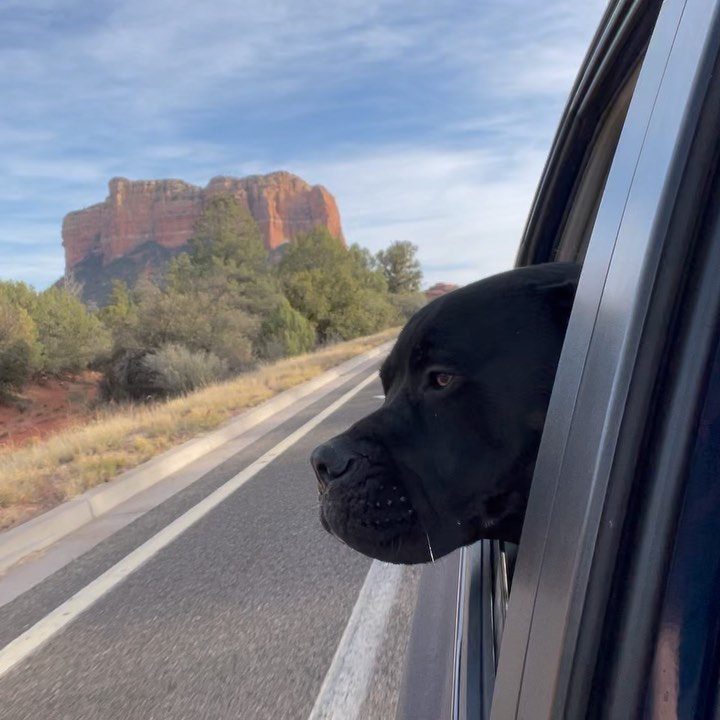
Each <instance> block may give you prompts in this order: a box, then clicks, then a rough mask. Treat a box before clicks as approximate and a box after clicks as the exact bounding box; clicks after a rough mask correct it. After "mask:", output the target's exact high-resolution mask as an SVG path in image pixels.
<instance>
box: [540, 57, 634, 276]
mask: <svg viewBox="0 0 720 720" xmlns="http://www.w3.org/2000/svg"><path fill="white" fill-rule="evenodd" d="M639 69H640V64H639V63H638V65H637V66H636V68H635V70H634V71H633V72H632V74H631V75H630V77H629V78H628V79H627V80H626V81H625V83H624V85H623V86H622V87H621V88H620V90H619V91H618V93H617V95H616V97H615V98H614V99H613V100H612V102H611V103H610V104H609V105H608V107H607V108H606V110H605V114H604V115H603V117H602V118H601V120H600V124H599V126H598V128H597V131H596V132H595V137H594V138H593V140H592V142H591V144H590V145H589V147H588V149H587V152H586V157H585V159H584V169H583V171H582V173H581V175H580V178H579V180H578V183H577V186H576V189H575V190H574V193H573V198H572V200H571V202H570V204H569V207H568V212H567V220H566V221H565V224H564V227H563V229H562V231H561V233H560V235H559V236H558V240H557V244H556V245H555V247H554V249H553V257H552V259H553V260H556V261H559V262H565V261H568V262H580V263H581V262H582V261H583V260H584V259H585V252H586V250H587V246H588V243H589V242H590V234H591V233H592V229H593V225H594V224H595V217H596V216H597V211H598V208H599V207H600V199H601V198H602V191H603V189H604V187H605V182H606V181H607V176H608V173H609V172H610V165H611V164H612V160H613V157H615V148H616V147H617V144H618V140H619V139H620V132H621V130H622V127H623V123H624V122H625V116H626V115H627V111H628V107H629V106H630V99H631V98H632V94H633V90H634V89H635V84H636V82H637V77H638V72H639Z"/></svg>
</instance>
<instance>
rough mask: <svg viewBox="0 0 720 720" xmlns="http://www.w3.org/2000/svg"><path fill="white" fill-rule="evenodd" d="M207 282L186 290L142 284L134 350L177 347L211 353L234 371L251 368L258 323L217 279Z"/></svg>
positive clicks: (139, 289)
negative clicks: (253, 342) (172, 344)
mask: <svg viewBox="0 0 720 720" xmlns="http://www.w3.org/2000/svg"><path fill="white" fill-rule="evenodd" d="M212 279H215V280H216V281H217V283H218V284H217V286H214V285H213V284H212V283H211V282H210V281H211V280H212ZM204 282H205V283H206V284H205V285H204V286H202V285H201V284H200V283H198V284H197V285H193V286H192V287H190V288H185V289H183V290H181V289H177V288H175V287H173V286H170V287H166V288H162V289H161V288H158V287H157V286H155V285H153V284H152V283H150V282H149V281H142V282H140V283H138V285H137V286H136V289H135V290H136V297H137V313H138V316H137V326H136V332H135V347H138V348H144V349H148V350H155V349H157V348H159V347H161V346H162V345H165V344H167V343H177V344H181V345H184V346H185V347H187V348H188V349H189V350H192V351H195V352H199V351H204V352H210V353H213V354H215V355H217V356H218V357H220V358H221V359H223V360H225V361H227V363H228V365H229V367H230V369H231V370H240V369H243V368H246V367H248V366H249V365H250V364H251V363H252V361H253V347H252V338H253V337H254V336H255V335H256V334H257V331H258V324H259V320H258V318H255V317H252V316H250V315H249V314H248V313H246V312H245V311H244V310H243V309H242V308H241V307H239V306H238V303H237V298H236V297H235V296H233V294H232V293H230V292H224V291H223V284H222V282H221V278H218V276H217V275H211V276H209V277H207V278H204Z"/></svg>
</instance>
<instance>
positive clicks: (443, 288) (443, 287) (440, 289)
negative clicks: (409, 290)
mask: <svg viewBox="0 0 720 720" xmlns="http://www.w3.org/2000/svg"><path fill="white" fill-rule="evenodd" d="M459 287H460V286H459V285H453V284H452V283H442V282H439V283H435V284H434V285H433V286H432V287H430V288H428V289H427V290H425V291H424V292H425V297H426V298H427V299H428V302H430V301H431V300H434V299H435V298H439V297H440V296H441V295H446V294H447V293H449V292H452V291H453V290H457V289H458V288H459Z"/></svg>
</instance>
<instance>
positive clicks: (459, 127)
mask: <svg viewBox="0 0 720 720" xmlns="http://www.w3.org/2000/svg"><path fill="white" fill-rule="evenodd" d="M605 4H606V2H605V0H585V1H584V2H582V3H578V2H576V1H574V0H474V1H473V2H469V1H467V2H461V1H459V0H443V1H442V2H438V1H437V0H432V1H427V0H412V2H409V1H407V0H404V1H396V0H393V1H389V0H388V1H384V0H362V1H356V0H335V1H334V2H332V3H329V2H322V3H320V2H317V1H316V0H264V2H262V3H260V2H249V0H241V1H238V0H205V1H204V2H197V0H192V2H191V1H190V0H123V1H121V2H117V1H116V2H106V1H104V0H99V1H96V2H92V3H91V2H88V0H3V2H2V3H1V4H0V97H2V105H1V106H0V247H1V248H2V253H1V254H0V277H1V278H4V279H18V280H25V281H27V282H30V283H32V284H33V285H35V286H36V287H38V288H43V287H46V286H47V285H48V284H50V283H51V282H53V281H54V280H56V279H57V278H58V277H60V276H61V275H62V273H63V268H64V257H63V250H62V246H61V234H60V232H61V224H62V218H63V217H64V215H65V214H66V213H67V212H69V211H71V210H77V209H80V208H82V207H86V206H88V205H92V204H94V203H96V202H101V201H102V200H103V199H104V198H105V197H106V195H107V181H108V180H109V179H110V178H111V177H113V176H117V175H120V176H124V177H128V178H131V179H150V178H166V177H172V178H181V179H183V180H187V181H189V182H193V183H196V184H199V185H205V184H207V182H208V181H209V180H210V178H212V177H213V176H216V175H236V176H243V175H248V174H255V173H265V172H271V171H274V170H289V171H290V172H294V173H296V174H298V175H300V176H301V177H303V178H304V179H305V180H307V181H308V182H311V183H313V184H314V183H318V184H322V185H324V186H325V187H327V188H328V190H330V192H332V193H333V194H334V195H335V198H336V199H337V201H338V206H339V208H340V214H341V218H342V221H343V226H344V231H345V235H346V238H347V240H348V241H349V242H357V243H360V244H361V245H363V246H365V247H368V248H370V249H371V250H373V251H375V250H378V249H380V248H382V247H386V246H387V245H388V244H389V243H391V242H393V241H394V240H410V241H412V242H414V243H415V244H416V245H418V246H419V248H420V251H419V258H420V260H421V263H422V266H423V270H424V275H425V280H424V285H425V286H428V285H430V284H432V283H434V282H437V281H445V282H455V283H459V284H463V283H466V282H470V281H472V280H474V279H477V278H479V277H482V276H484V275H487V274H490V273H493V272H497V271H500V270H502V269H505V268H507V267H509V266H510V265H511V263H512V261H513V257H514V254H515V249H516V247H517V243H518V241H519V237H520V233H521V232H522V228H523V226H524V222H525V219H526V215H527V212H528V209H529V205H530V202H531V200H532V195H533V192H534V189H535V185H536V183H537V180H538V177H539V174H540V172H541V170H542V166H543V162H544V158H545V155H546V153H547V150H548V148H549V145H550V142H551V140H552V136H553V133H554V131H555V128H556V125H557V122H558V119H559V115H560V112H561V111H562V108H563V105H564V103H565V100H566V97H567V94H568V92H569V90H570V87H571V85H572V82H573V80H574V78H575V74H576V72H577V69H578V67H579V65H580V62H581V61H582V58H583V56H584V53H585V50H586V47H587V45H588V43H589V41H590V39H591V37H592V34H593V33H594V31H595V28H596V26H597V24H598V21H599V19H600V17H601V15H602V11H603V9H604V7H605Z"/></svg>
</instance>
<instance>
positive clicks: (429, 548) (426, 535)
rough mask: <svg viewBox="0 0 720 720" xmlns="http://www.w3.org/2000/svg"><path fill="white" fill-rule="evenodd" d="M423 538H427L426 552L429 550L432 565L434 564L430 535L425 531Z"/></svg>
mask: <svg viewBox="0 0 720 720" xmlns="http://www.w3.org/2000/svg"><path fill="white" fill-rule="evenodd" d="M425 537H426V538H427V541H428V550H430V559H431V560H432V563H433V565H434V564H435V556H434V555H433V551H432V545H431V544H430V535H429V534H428V531H427V530H426V531H425Z"/></svg>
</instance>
